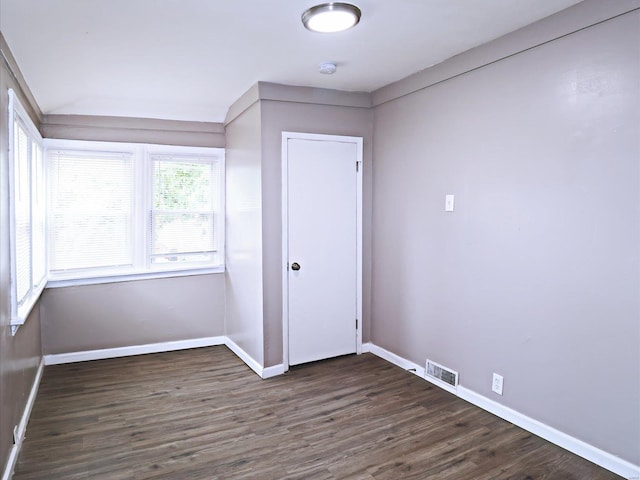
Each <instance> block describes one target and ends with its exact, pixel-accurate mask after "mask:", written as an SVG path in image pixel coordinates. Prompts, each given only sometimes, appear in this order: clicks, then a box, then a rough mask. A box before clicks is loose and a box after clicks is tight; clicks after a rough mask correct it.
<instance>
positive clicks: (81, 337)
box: [40, 274, 225, 354]
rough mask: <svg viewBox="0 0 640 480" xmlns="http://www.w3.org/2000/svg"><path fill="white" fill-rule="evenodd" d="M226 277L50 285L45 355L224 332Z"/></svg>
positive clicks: (45, 310)
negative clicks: (56, 286)
mask: <svg viewBox="0 0 640 480" xmlns="http://www.w3.org/2000/svg"><path fill="white" fill-rule="evenodd" d="M224 309H225V304H224V275H222V274H210V275H195V276H189V277H174V278H159V279H153V280H136V281H130V282H119V283H107V284H101V285H82V286H74V287H62V288H49V289H47V290H45V292H44V295H43V297H42V299H41V307H40V311H41V315H42V348H43V353H44V354H55V353H69V352H78V351H85V350H96V349H102V348H115V347H124V346H131V345H144V344H148V343H159V342H170V341H176V340H190V339H196V338H203V337H216V336H220V335H224Z"/></svg>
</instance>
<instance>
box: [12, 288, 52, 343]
mask: <svg viewBox="0 0 640 480" xmlns="http://www.w3.org/2000/svg"><path fill="white" fill-rule="evenodd" d="M46 287H47V282H46V280H42V282H41V283H40V286H39V287H38V288H37V289H36V290H35V291H34V293H33V294H32V295H31V296H30V297H29V299H28V300H27V301H26V302H25V303H24V304H23V305H21V306H20V307H19V308H18V314H17V315H16V316H15V317H13V318H12V319H11V323H10V326H11V335H12V336H15V334H16V333H18V329H19V328H20V327H21V326H22V325H24V324H25V322H26V321H27V319H28V318H29V315H31V312H32V311H33V307H35V306H36V304H37V303H38V301H39V300H40V297H41V296H42V292H43V291H44V289H45V288H46Z"/></svg>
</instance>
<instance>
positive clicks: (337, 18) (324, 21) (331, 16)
mask: <svg viewBox="0 0 640 480" xmlns="http://www.w3.org/2000/svg"><path fill="white" fill-rule="evenodd" d="M361 15H362V12H361V11H360V9H359V8H358V7H356V6H355V5H351V4H350V3H340V2H331V3H323V4H321V5H316V6H315V7H311V8H310V9H309V10H307V11H306V12H304V13H303V14H302V23H303V24H304V26H305V27H306V28H307V29H308V30H311V31H312V32H321V33H333V32H342V31H343V30H348V29H350V28H351V27H354V26H356V25H357V24H358V22H359V21H360V16H361Z"/></svg>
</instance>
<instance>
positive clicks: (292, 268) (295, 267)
mask: <svg viewBox="0 0 640 480" xmlns="http://www.w3.org/2000/svg"><path fill="white" fill-rule="evenodd" d="M291 270H294V271H296V272H297V271H298V270H300V264H299V263H297V262H293V263H292V264H291Z"/></svg>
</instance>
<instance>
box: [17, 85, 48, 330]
mask: <svg viewBox="0 0 640 480" xmlns="http://www.w3.org/2000/svg"><path fill="white" fill-rule="evenodd" d="M8 96H9V112H8V113H9V206H10V208H9V217H10V221H9V244H10V248H11V255H10V257H11V300H10V303H11V305H10V306H11V331H12V333H15V331H16V330H17V328H18V326H19V325H22V324H23V323H24V322H25V320H26V318H27V317H28V315H29V313H30V312H31V309H32V308H33V306H34V305H35V304H36V302H37V301H38V298H40V294H41V293H42V289H43V288H44V286H45V283H46V245H45V213H44V189H45V184H44V174H45V171H44V166H43V155H42V137H41V136H40V133H39V132H38V130H37V128H36V127H35V125H34V124H33V122H32V121H31V119H30V118H29V115H28V114H27V112H26V111H25V109H24V107H23V106H22V104H21V103H20V100H19V98H18V97H17V96H16V94H15V92H14V91H13V90H11V89H9V91H8Z"/></svg>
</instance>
